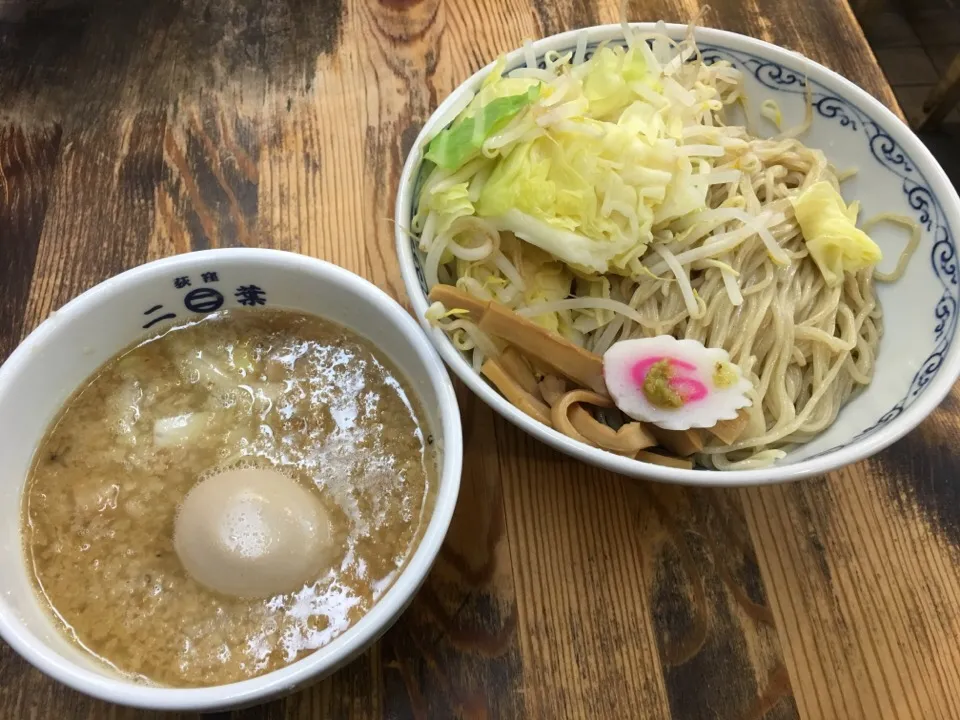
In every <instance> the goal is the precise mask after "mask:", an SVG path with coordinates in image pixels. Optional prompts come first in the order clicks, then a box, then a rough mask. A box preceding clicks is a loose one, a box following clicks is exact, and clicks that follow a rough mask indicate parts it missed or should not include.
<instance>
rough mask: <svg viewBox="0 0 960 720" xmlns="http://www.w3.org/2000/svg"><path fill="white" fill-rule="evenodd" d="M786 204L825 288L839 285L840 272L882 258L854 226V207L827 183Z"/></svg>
mask: <svg viewBox="0 0 960 720" xmlns="http://www.w3.org/2000/svg"><path fill="white" fill-rule="evenodd" d="M790 202H791V203H792V204H793V211H794V212H795V213H796V216H797V222H798V223H799V224H800V230H801V231H802V232H803V237H804V240H805V241H806V245H807V249H808V250H809V251H810V255H811V257H813V259H814V261H815V262H816V263H817V267H819V268H820V272H822V273H823V278H824V280H826V281H827V285H830V286H836V285H839V284H840V283H842V282H843V273H844V272H849V273H854V272H857V271H858V270H863V269H865V268H868V267H872V266H873V265H876V264H877V263H878V262H880V260H881V259H882V258H883V255H882V254H881V252H880V248H879V247H877V244H876V243H875V242H874V241H873V240H871V239H870V237H869V236H868V235H867V234H866V233H865V232H863V230H860V229H859V228H857V226H856V225H855V224H854V223H856V220H857V210H856V208H855V207H854V206H853V205H851V206H850V207H847V204H846V203H845V202H844V201H843V198H842V197H840V193H838V192H837V191H836V189H834V187H833V185H831V184H830V183H829V182H826V181H820V182H818V183H815V184H813V185H811V186H810V187H809V188H807V189H806V190H805V191H804V192H803V193H801V194H800V196H799V197H796V198H791V199H790Z"/></svg>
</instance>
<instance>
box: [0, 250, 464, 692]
mask: <svg viewBox="0 0 960 720" xmlns="http://www.w3.org/2000/svg"><path fill="white" fill-rule="evenodd" d="M212 259H215V260H218V261H225V260H226V261H229V260H235V261H240V262H249V263H258V264H263V263H269V264H270V265H271V266H272V267H274V268H279V269H280V270H282V271H288V272H303V271H307V272H308V273H311V274H313V275H314V276H316V277H318V278H321V279H322V278H328V279H329V278H336V280H337V281H338V282H339V283H340V284H341V285H342V286H344V287H345V288H347V289H348V290H349V292H350V293H352V294H354V295H355V296H359V297H363V298H365V299H366V300H368V301H369V302H371V303H372V304H373V305H375V306H376V307H378V309H379V310H380V311H381V313H382V317H383V320H384V321H385V322H389V323H391V324H393V325H395V326H396V327H398V328H399V329H400V331H401V332H402V333H403V335H404V337H405V339H406V341H407V342H408V343H409V345H410V347H411V349H412V350H413V352H414V353H415V356H416V358H417V360H416V361H417V362H418V363H420V364H421V365H422V367H423V369H424V371H425V372H426V374H427V377H428V378H429V381H430V384H431V385H433V386H434V388H435V391H436V393H437V397H438V401H439V415H440V427H439V428H435V429H434V431H435V432H436V431H440V432H442V437H443V448H442V458H441V460H442V462H441V466H440V472H439V474H438V481H439V487H438V492H437V496H436V500H435V503H434V507H433V510H432V513H431V515H430V517H429V520H428V523H427V527H426V529H425V531H424V534H423V537H422V538H421V540H420V543H419V544H418V546H417V548H416V550H415V551H414V553H413V555H412V556H411V557H410V559H409V561H408V562H407V564H406V566H405V567H404V568H403V569H402V570H401V571H400V573H399V574H398V575H397V578H396V579H395V580H394V582H393V584H392V585H391V586H390V588H389V589H388V590H387V592H386V593H385V594H384V595H383V596H382V597H381V598H380V600H379V601H378V602H377V603H376V604H375V605H374V606H373V607H372V608H371V609H370V611H369V612H368V613H366V614H365V615H364V616H363V617H362V618H360V620H358V621H357V622H356V623H355V624H354V625H353V626H351V627H350V628H349V629H348V630H347V631H346V632H344V633H343V634H342V635H340V636H338V637H337V638H335V639H334V640H332V641H331V642H330V643H328V644H327V645H325V646H323V647H321V648H319V649H317V650H315V651H314V652H312V653H311V654H310V655H308V656H306V657H304V658H303V659H301V660H298V661H297V662H295V663H292V664H290V665H287V666H285V667H283V668H279V669H277V670H273V671H271V672H269V673H266V674H265V675H261V676H259V677H255V678H251V679H249V680H243V681H240V682H236V683H229V684H226V685H216V686H211V687H203V688H171V687H161V686H152V685H146V684H138V683H135V682H133V681H127V680H123V679H119V678H111V677H107V676H104V675H101V674H99V673H97V672H94V671H93V670H88V669H85V668H82V667H80V666H78V665H76V664H75V663H73V662H72V661H70V660H67V659H66V658H64V657H62V656H61V655H60V654H59V653H57V652H56V651H54V650H52V649H51V648H50V647H49V646H47V644H46V643H45V642H44V641H43V640H42V639H41V638H39V637H37V636H36V635H35V634H34V633H33V632H31V631H30V630H29V629H28V628H27V627H26V626H25V625H24V624H23V622H22V621H21V620H20V618H19V617H18V613H17V612H16V610H14V609H13V608H12V607H11V606H10V605H9V604H8V603H7V602H6V599H5V597H4V595H3V594H0V636H2V637H3V639H4V640H6V642H7V643H8V644H9V645H10V646H11V647H13V649H14V650H16V651H17V652H18V653H19V654H20V655H21V656H22V657H23V658H24V659H26V660H27V661H28V662H29V663H30V664H31V665H33V666H34V667H36V668H37V669H39V670H41V671H43V672H44V673H46V674H47V675H49V676H50V677H52V678H54V679H55V680H58V681H59V682H61V683H63V684H65V685H67V686H69V687H71V688H73V689H74V690H78V691H80V692H82V693H85V694H87V695H90V696H92V697H95V698H98V699H100V700H105V701H108V702H114V703H119V704H122V705H127V706H131V707H139V708H145V709H152V710H180V711H207V710H216V709H222V708H229V707H237V706H243V705H252V704H255V703H257V702H258V701H262V700H267V699H269V698H270V697H275V696H277V695H281V694H284V693H286V692H289V691H292V690H294V689H295V688H297V687H298V686H300V685H302V684H305V683H307V682H309V681H310V680H311V679H314V678H315V677H316V676H323V675H326V674H329V673H331V672H333V671H334V670H336V669H337V668H339V667H340V666H342V665H343V664H345V663H346V662H348V661H349V660H351V659H353V658H354V657H355V656H356V654H357V653H358V652H360V651H362V650H363V649H365V648H367V647H368V646H369V645H370V644H371V643H373V642H374V641H375V640H376V639H377V638H378V637H379V636H380V635H382V634H383V633H384V632H385V631H386V630H387V629H388V628H389V627H390V626H391V625H392V624H393V622H394V621H395V620H396V618H397V617H398V616H399V615H400V613H402V612H403V610H404V609H405V608H406V606H407V605H408V604H409V602H410V600H411V599H412V598H413V596H414V594H415V593H416V591H417V590H418V588H419V587H420V585H421V584H422V583H423V581H424V579H425V578H426V575H427V573H428V572H429V570H430V568H431V567H432V565H433V562H434V560H435V559H436V556H437V554H438V552H439V551H440V546H441V544H442V542H443V540H444V538H445V536H446V533H447V530H448V528H449V526H450V521H451V519H452V517H453V511H454V508H455V506H456V502H457V496H458V494H459V489H460V479H461V469H462V457H463V435H462V429H461V425H460V411H459V405H458V402H457V396H456V394H455V392H454V388H453V384H452V382H451V380H450V376H449V375H448V373H447V370H446V368H445V367H444V365H443V363H442V362H441V360H440V357H439V356H438V354H437V352H436V351H435V349H434V348H433V346H432V345H430V344H428V343H424V342H423V341H422V338H423V333H422V331H421V329H420V327H419V326H418V325H417V323H416V322H415V321H414V319H413V318H412V317H411V316H410V314H409V313H408V312H407V311H406V310H404V308H403V307H402V306H401V305H400V304H399V303H397V301H396V300H394V299H393V298H392V297H390V296H389V295H387V293H385V292H384V291H383V290H381V289H380V288H378V287H377V286H376V285H374V284H373V283H371V282H370V281H368V280H366V279H365V278H362V277H360V276H359V275H356V274H355V273H352V272H350V271H349V270H346V269H345V268H342V267H339V266H337V265H334V264H332V263H329V262H326V261H324V260H319V259H316V258H312V257H309V256H306V255H300V254H297V253H292V252H287V251H283V250H268V249H257V248H223V249H213V250H202V251H197V252H191V253H184V254H180V255H175V256H171V257H167V258H163V259H160V260H154V261H152V262H147V263H145V264H142V265H140V266H137V267H134V268H132V269H130V270H127V271H125V272H123V273H120V274H118V275H115V276H113V277H111V278H108V279H107V280H104V281H103V282H101V283H99V284H97V285H95V286H93V287H92V288H90V289H88V290H86V291H85V292H83V293H82V294H80V295H78V296H77V297H76V298H74V299H72V300H71V301H69V302H68V303H67V304H65V305H64V306H63V307H62V308H60V309H59V310H57V311H55V312H53V313H51V314H50V315H49V316H48V318H47V319H45V320H44V321H43V322H42V323H41V324H40V325H39V326H38V327H37V328H36V329H35V330H34V331H33V332H32V333H30V335H28V336H27V338H26V339H25V340H24V341H23V342H22V343H21V344H20V345H19V346H18V347H17V348H16V349H15V350H14V351H13V353H11V355H10V357H9V358H8V359H7V361H6V362H5V363H4V364H3V365H2V366H0V396H2V395H3V394H4V393H5V392H6V388H7V387H8V386H9V385H10V383H12V382H15V380H16V378H17V376H18V375H19V374H20V372H21V370H22V369H23V368H24V367H25V366H26V365H27V364H28V363H30V361H31V357H32V355H33V353H34V352H36V351H37V350H39V349H40V348H42V347H44V346H47V347H49V343H53V344H54V345H55V344H56V342H57V341H56V333H57V332H58V327H60V326H61V325H62V324H63V323H64V321H69V319H70V318H71V317H74V316H77V315H79V314H82V313H86V312H90V311H94V312H95V311H96V308H97V307H99V306H101V304H102V303H104V302H107V301H109V299H110V298H111V297H114V296H116V295H117V294H118V293H121V292H124V291H125V290H126V289H127V288H129V287H131V286H135V285H137V284H139V283H140V282H142V281H144V280H147V279H149V278H153V277H155V276H156V275H157V274H159V273H167V272H169V271H171V270H174V271H176V270H188V269H192V268H193V267H194V266H196V265H198V264H205V263H209V262H210V261H211V260H212ZM21 492H22V490H21ZM19 498H20V496H19V495H18V501H19Z"/></svg>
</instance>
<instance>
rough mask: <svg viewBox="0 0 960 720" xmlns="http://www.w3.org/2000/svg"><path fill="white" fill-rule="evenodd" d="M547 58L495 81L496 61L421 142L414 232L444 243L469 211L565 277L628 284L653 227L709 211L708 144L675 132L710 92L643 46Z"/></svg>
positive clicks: (699, 117)
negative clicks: (561, 268) (532, 249)
mask: <svg viewBox="0 0 960 720" xmlns="http://www.w3.org/2000/svg"><path fill="white" fill-rule="evenodd" d="M551 63H552V64H551V67H550V69H549V70H546V71H543V70H539V69H537V68H520V69H519V70H517V71H515V73H514V76H510V77H505V76H504V75H503V67H504V61H503V60H502V59H501V60H500V61H498V63H497V64H496V65H495V67H494V69H493V71H492V72H491V73H490V75H489V76H488V77H487V79H486V80H485V81H484V84H483V86H482V87H481V89H480V91H479V92H478V93H477V95H476V97H474V98H473V99H472V100H471V101H470V103H469V104H468V105H467V106H466V108H465V109H464V110H463V111H462V112H461V113H460V115H459V116H458V117H457V118H456V119H455V120H454V122H453V123H452V124H451V126H450V127H449V128H447V129H446V130H444V131H442V132H440V133H439V134H438V135H437V136H436V137H435V138H434V139H433V140H432V141H431V143H430V145H429V147H428V149H427V153H426V158H427V159H428V160H431V161H433V162H434V163H436V165H437V167H436V168H435V169H434V170H433V173H434V175H435V176H431V177H430V178H429V179H428V181H427V183H426V186H425V188H424V191H423V192H422V194H421V198H420V207H419V211H418V220H417V222H416V223H415V225H417V226H419V227H428V226H429V229H430V230H431V232H432V233H433V235H436V236H443V234H444V233H445V232H446V231H447V230H448V229H449V228H450V227H451V226H452V225H453V223H454V221H455V220H456V219H457V218H459V217H464V216H468V215H472V214H476V215H477V216H478V217H481V218H486V219H488V220H489V221H490V223H491V225H492V226H493V227H495V228H496V229H497V230H499V231H500V232H504V231H509V232H511V233H513V234H515V235H516V236H517V237H518V238H520V239H521V240H523V241H525V242H526V243H529V244H531V245H534V246H536V247H538V248H540V249H542V250H545V251H547V252H549V253H550V254H551V255H553V256H554V257H555V258H557V259H559V260H562V261H564V262H566V263H568V264H569V265H571V266H572V267H573V268H575V269H578V270H581V271H584V272H593V273H608V272H609V273H616V274H620V275H625V276H629V275H630V274H631V269H630V268H632V267H634V268H635V267H636V264H637V260H638V259H639V258H640V257H642V256H643V255H644V253H645V252H646V250H647V247H648V246H649V244H650V242H651V241H652V240H653V235H654V232H655V230H656V228H657V227H662V226H664V225H666V224H669V223H670V222H672V221H674V220H676V219H678V218H683V217H686V216H688V215H691V214H693V213H696V212H699V211H702V210H704V209H705V208H706V195H707V191H708V189H709V186H710V184H711V183H715V182H716V177H715V176H711V172H712V170H713V166H712V163H711V159H715V158H717V153H716V152H715V150H717V148H718V146H713V145H703V144H700V145H697V144H685V138H684V129H685V128H686V127H688V126H690V125H698V124H701V123H702V121H703V119H704V118H705V117H708V116H710V114H711V112H712V110H711V108H712V105H711V103H716V102H717V90H716V88H714V87H710V86H708V85H705V84H703V83H696V82H691V81H690V78H689V77H683V75H682V73H683V72H684V71H685V68H684V67H683V66H682V65H676V64H675V65H673V66H671V69H670V71H669V72H670V73H671V74H669V75H668V74H667V71H665V70H664V69H662V68H661V67H660V64H659V63H658V62H656V61H655V60H653V59H652V57H651V56H650V54H649V52H648V48H647V47H646V44H645V43H641V44H640V45H638V46H637V48H636V49H624V48H622V47H602V48H600V49H599V50H597V51H596V52H595V53H594V55H593V57H591V58H590V60H588V61H586V62H583V63H581V64H579V65H572V64H571V58H570V57H569V56H567V57H564V58H559V57H558V58H556V59H553V60H552V61H551ZM534 71H536V72H534ZM681 79H682V80H683V82H682V83H681V82H679V80H681ZM707 151H709V152H707ZM722 154H723V151H722V150H721V151H720V155H722ZM702 155H708V156H709V158H704V157H699V156H702ZM443 173H446V175H444V174H443ZM448 176H450V177H454V178H455V179H456V180H458V182H457V183H455V184H451V183H450V182H449V180H447V179H446V178H447V177H448ZM721 177H723V176H721ZM437 178H439V179H437ZM471 198H473V199H471ZM430 214H435V215H436V217H435V218H434V221H433V223H432V224H430V223H429V222H428V220H429V215H430ZM424 218H427V221H425V220H424ZM421 239H422V236H421ZM428 239H429V240H430V241H432V239H433V237H432V236H430V237H428ZM449 240H450V238H446V237H445V236H444V237H441V242H444V243H447V242H449ZM421 244H422V245H423V244H425V245H427V246H429V245H431V244H432V242H427V243H423V242H422V243H421ZM424 249H425V250H429V247H425V248H424ZM449 259H450V258H449V257H448V255H447V254H444V255H442V256H440V257H439V260H440V262H441V264H443V263H444V262H445V261H449Z"/></svg>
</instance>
